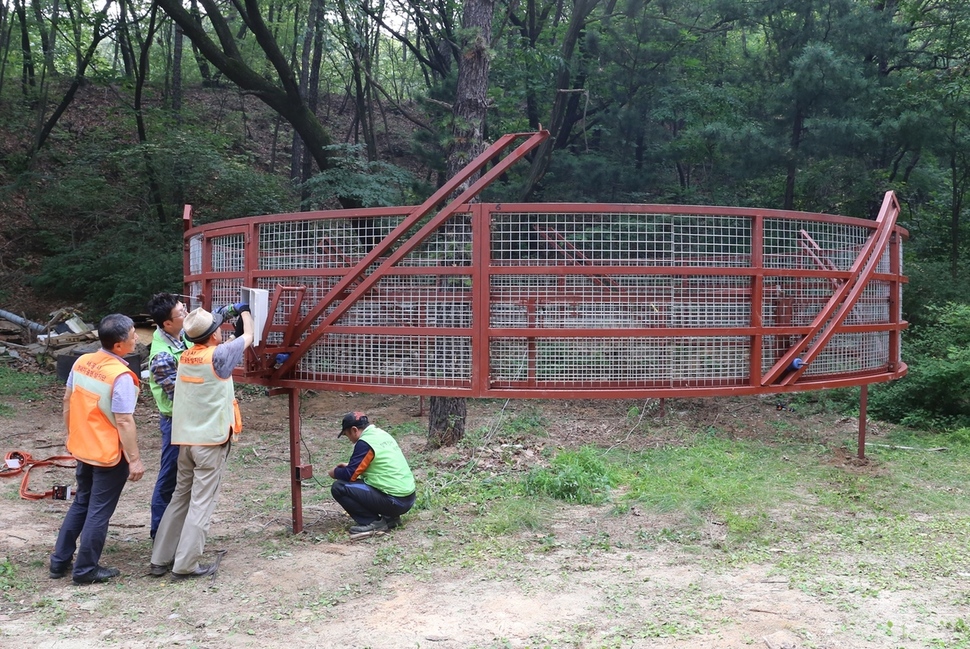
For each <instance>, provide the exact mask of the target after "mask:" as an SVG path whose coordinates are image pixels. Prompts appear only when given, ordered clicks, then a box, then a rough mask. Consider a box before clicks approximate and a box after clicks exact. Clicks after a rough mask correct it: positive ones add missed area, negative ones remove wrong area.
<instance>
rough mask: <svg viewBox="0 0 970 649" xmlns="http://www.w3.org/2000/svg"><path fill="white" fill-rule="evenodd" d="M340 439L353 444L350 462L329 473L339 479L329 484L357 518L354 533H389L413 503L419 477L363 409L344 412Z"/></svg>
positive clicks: (394, 443) (353, 534) (354, 534)
mask: <svg viewBox="0 0 970 649" xmlns="http://www.w3.org/2000/svg"><path fill="white" fill-rule="evenodd" d="M337 437H338V438H339V437H346V438H347V439H349V440H350V441H351V442H352V443H353V444H354V450H353V453H352V454H351V456H350V462H341V463H340V464H338V465H337V466H335V467H334V468H332V469H330V471H329V472H328V473H329V474H330V477H331V478H333V479H334V480H335V482H334V483H333V485H332V486H331V487H330V493H331V494H333V499H334V500H336V501H337V502H338V503H339V504H340V506H341V507H343V508H344V510H346V512H347V513H348V514H350V517H351V518H353V519H354V521H356V522H357V524H356V525H354V526H353V527H351V528H350V535H351V536H352V537H353V536H363V535H370V534H374V533H377V532H386V531H387V530H389V529H393V528H395V527H397V526H398V525H400V524H401V515H402V514H406V513H407V512H408V511H409V510H410V509H411V507H413V506H414V475H413V474H412V473H411V467H409V466H408V461H407V460H406V459H404V454H403V453H402V452H401V448H400V447H399V446H398V445H397V442H396V441H394V438H393V437H391V436H390V434H388V433H387V432H386V431H383V430H381V429H380V428H378V427H377V426H374V425H372V424H371V423H370V422H369V421H368V419H367V415H365V414H364V413H362V412H349V413H347V414H346V415H344V419H343V422H342V427H341V430H340V433H339V434H338V435H337Z"/></svg>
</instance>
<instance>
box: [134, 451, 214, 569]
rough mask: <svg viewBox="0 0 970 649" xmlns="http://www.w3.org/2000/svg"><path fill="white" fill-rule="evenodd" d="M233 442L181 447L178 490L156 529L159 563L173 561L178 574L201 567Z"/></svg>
mask: <svg viewBox="0 0 970 649" xmlns="http://www.w3.org/2000/svg"><path fill="white" fill-rule="evenodd" d="M230 446H231V444H229V442H226V443H225V444H222V445H221V446H182V447H180V448H179V461H178V476H177V478H176V483H175V492H174V493H173V494H172V500H171V502H170V503H169V504H168V507H166V508H165V515H164V516H162V522H161V523H160V524H159V526H158V531H157V532H156V533H155V545H154V547H153V548H152V563H154V564H155V565H158V566H164V565H168V564H169V563H172V564H173V565H172V572H173V573H175V574H188V573H191V572H194V571H195V570H196V568H198V567H199V560H200V559H201V558H202V553H203V552H204V551H205V540H206V536H208V534H209V519H210V518H212V512H213V511H214V510H215V508H216V502H217V501H218V499H219V489H220V487H221V486H222V474H223V473H224V472H225V470H226V458H228V457H229V447H230Z"/></svg>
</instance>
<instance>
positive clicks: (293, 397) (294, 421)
mask: <svg viewBox="0 0 970 649" xmlns="http://www.w3.org/2000/svg"><path fill="white" fill-rule="evenodd" d="M288 392H289V397H290V495H291V500H292V515H293V533H294V534H299V533H300V532H302V531H303V483H301V482H300V390H299V388H290V389H289V390H288Z"/></svg>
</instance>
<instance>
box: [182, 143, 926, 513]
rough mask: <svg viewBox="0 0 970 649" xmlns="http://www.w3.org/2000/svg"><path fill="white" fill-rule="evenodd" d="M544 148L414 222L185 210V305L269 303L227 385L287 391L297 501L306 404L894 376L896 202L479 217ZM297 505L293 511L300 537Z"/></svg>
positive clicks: (434, 203) (552, 208)
mask: <svg viewBox="0 0 970 649" xmlns="http://www.w3.org/2000/svg"><path fill="white" fill-rule="evenodd" d="M546 137H548V133H546V132H545V131H540V132H538V133H531V134H511V135H507V136H504V137H503V138H501V139H500V140H499V141H498V142H496V143H495V144H494V145H492V146H491V147H489V149H487V150H486V151H485V152H484V153H483V154H482V155H481V156H479V157H478V158H477V159H476V160H475V161H473V162H472V163H471V164H469V165H468V167H466V168H465V169H464V170H463V171H462V172H461V173H460V174H458V175H457V176H456V177H455V178H453V179H452V180H451V181H450V182H449V183H448V184H446V185H445V186H444V187H442V188H441V190H439V191H438V192H437V193H436V194H435V195H434V196H432V197H431V198H429V199H428V201H426V202H425V203H423V204H422V205H419V206H415V207H410V208H381V209H361V210H341V211H330V212H302V213H294V214H279V215H270V216H258V217H250V218H244V219H236V220H233V221H223V222H218V223H212V224H207V225H202V226H198V227H193V226H192V223H191V208H190V207H187V208H186V212H185V226H186V228H185V293H186V294H187V295H189V296H190V306H191V307H193V308H194V307H195V306H199V305H203V306H206V307H208V308H212V307H214V306H218V305H221V304H225V303H230V302H234V301H236V300H237V299H238V295H239V289H240V288H241V287H244V286H245V287H255V288H263V289H266V290H267V291H268V292H269V295H270V300H269V313H268V315H267V318H266V321H265V323H264V331H265V336H264V340H263V341H262V342H261V343H260V344H259V345H258V346H257V347H256V348H254V350H253V351H252V352H251V353H250V354H249V355H248V356H247V360H246V362H245V364H244V367H240V368H239V369H238V370H237V376H238V378H239V380H242V381H244V382H250V383H257V384H262V385H267V386H270V387H272V388H274V389H278V390H286V391H288V392H289V394H290V395H291V417H290V419H291V459H292V463H293V468H294V490H295V493H296V491H298V485H299V480H300V479H302V478H305V477H308V475H309V474H310V471H311V470H310V467H308V466H305V465H302V464H300V462H299V444H298V442H299V430H298V420H299V417H298V405H297V404H298V398H299V396H298V395H299V390H300V389H307V388H314V389H330V390H347V391H371V392H386V393H395V394H414V395H445V396H458V397H461V396H464V397H515V398H574V397H583V398H632V397H638V398H643V397H682V396H716V395H728V394H755V393H765V392H775V393H778V392H791V391H797V390H814V389H820V388H829V387H840V386H849V385H861V386H866V385H868V384H869V383H873V382H878V381H887V380H891V379H895V378H898V377H900V376H903V375H904V374H905V373H906V365H905V364H904V363H903V362H902V360H901V355H900V335H901V332H902V330H903V329H904V328H905V327H906V326H907V323H906V322H905V321H904V320H903V319H902V315H901V302H902V301H901V296H902V285H903V284H904V283H905V281H906V280H905V277H904V276H903V275H902V263H901V259H902V249H901V248H902V240H903V239H904V238H905V236H906V233H905V231H904V230H902V229H901V228H899V227H898V226H897V225H896V219H897V217H898V214H899V204H898V202H897V201H896V198H895V196H894V195H893V194H892V192H888V193H887V194H886V196H885V198H884V200H883V204H882V208H881V210H880V212H879V216H878V218H877V219H876V220H875V221H867V220H862V219H853V218H847V217H842V216H835V215H826V214H810V213H804V212H788V211H778V210H763V209H749V208H732V207H709V206H683V205H615V204H501V203H500V204H486V203H475V202H472V201H473V199H474V198H475V197H476V196H477V195H478V194H479V193H480V192H481V190H482V189H484V187H485V186H487V185H488V184H489V183H490V182H492V180H494V179H495V178H497V177H498V176H499V175H500V174H501V173H503V172H504V171H505V170H506V169H507V168H508V167H509V166H510V165H511V164H513V163H514V162H515V161H516V160H518V159H520V158H521V157H522V156H524V155H525V154H526V153H527V152H528V151H529V150H531V149H532V148H534V147H535V146H537V145H538V144H539V143H540V142H542V141H543V140H544V139H545V138H546ZM520 139H524V142H522V143H521V144H520V145H519V146H518V147H517V148H515V149H514V150H513V151H512V152H511V153H509V154H508V155H505V157H504V158H501V159H500V156H501V155H502V154H503V153H504V152H505V151H506V150H507V149H508V148H509V147H511V145H512V144H513V143H514V142H516V141H517V140H520ZM487 164H491V166H490V167H489V168H488V170H487V171H485V172H484V173H482V175H481V177H480V178H479V179H478V180H477V181H475V182H472V183H471V184H470V185H469V186H468V187H467V188H466V189H464V190H463V191H462V190H461V188H462V187H463V186H464V183H466V182H468V181H469V180H470V179H471V178H472V177H473V176H474V175H475V174H476V173H478V172H480V171H482V170H483V169H484V168H485V167H486V165H487ZM458 191H460V192H461V193H460V195H459V196H458V197H457V198H456V199H454V200H452V201H450V202H448V203H447V204H446V205H445V206H444V207H442V208H440V209H437V208H438V207H439V206H440V205H441V204H442V203H444V202H445V199H446V198H447V197H448V196H450V195H452V194H454V193H456V192H458ZM864 397H865V390H863V403H862V404H861V405H862V406H863V408H864ZM294 420H295V421H296V423H294ZM862 425H863V424H862V420H860V456H861V455H862V453H863V450H862V444H863V441H862V439H863V435H864V429H863V428H862ZM294 427H295V428H294ZM298 509H299V502H298V498H296V496H295V497H294V529H296V528H297V524H296V521H297V517H298V515H299V512H298ZM299 527H302V521H301V522H300V525H299Z"/></svg>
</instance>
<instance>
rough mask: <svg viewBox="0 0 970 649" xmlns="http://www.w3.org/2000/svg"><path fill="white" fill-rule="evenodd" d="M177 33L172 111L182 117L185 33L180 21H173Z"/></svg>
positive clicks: (173, 62)
mask: <svg viewBox="0 0 970 649" xmlns="http://www.w3.org/2000/svg"><path fill="white" fill-rule="evenodd" d="M173 26H174V27H175V35H174V39H173V43H172V112H173V113H175V116H176V119H178V120H179V121H181V119H182V52H183V51H184V49H185V35H184V34H183V33H182V28H181V27H179V25H178V23H173Z"/></svg>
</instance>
